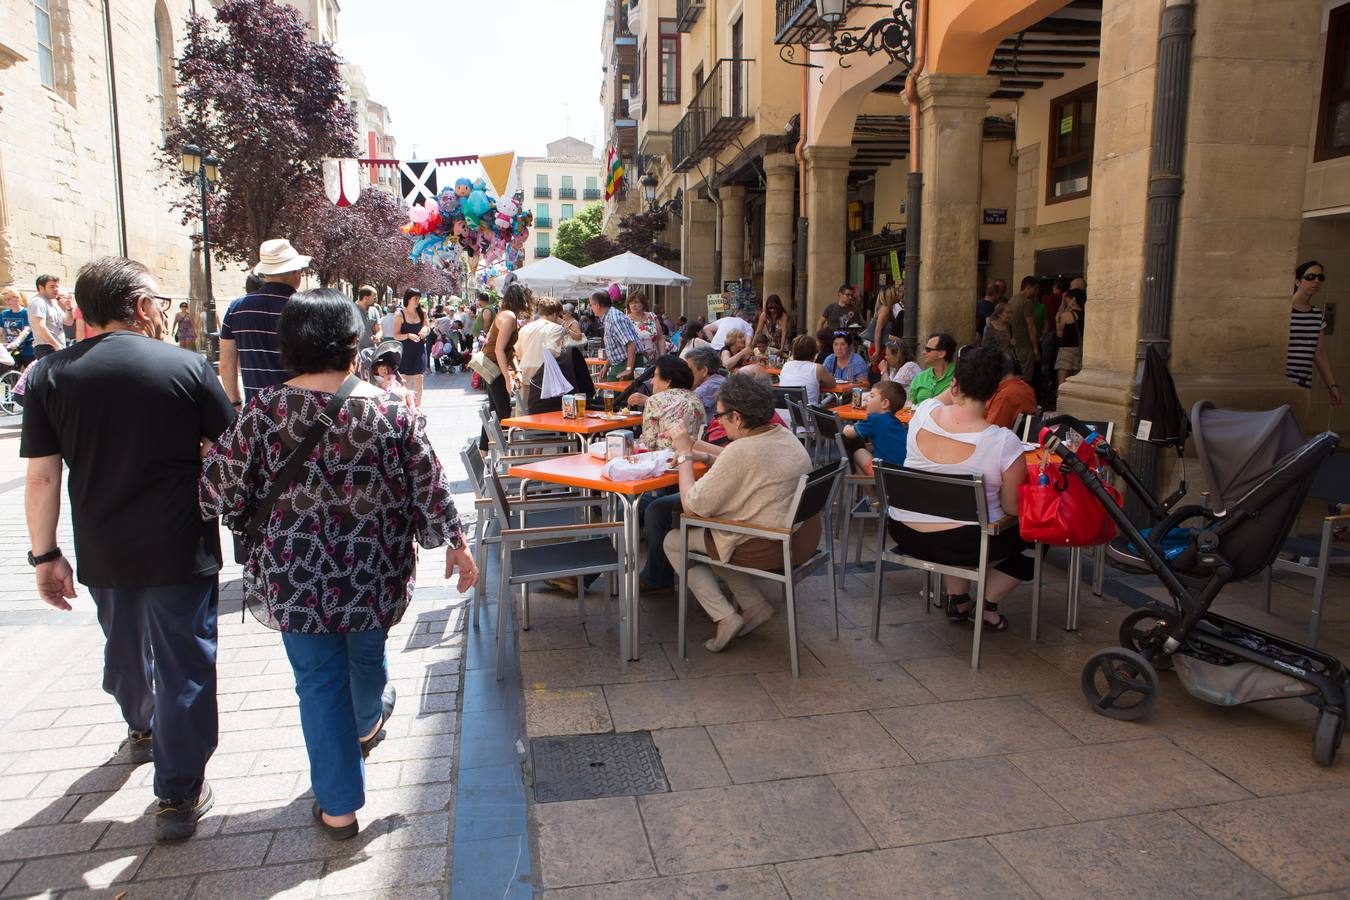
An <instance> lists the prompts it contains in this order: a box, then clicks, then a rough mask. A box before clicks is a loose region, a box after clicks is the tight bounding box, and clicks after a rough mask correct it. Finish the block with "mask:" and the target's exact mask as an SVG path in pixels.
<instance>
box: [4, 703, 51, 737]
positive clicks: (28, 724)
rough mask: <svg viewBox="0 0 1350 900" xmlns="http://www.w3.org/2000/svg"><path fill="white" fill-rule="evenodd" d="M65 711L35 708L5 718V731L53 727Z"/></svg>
mask: <svg viewBox="0 0 1350 900" xmlns="http://www.w3.org/2000/svg"><path fill="white" fill-rule="evenodd" d="M63 713H64V710H60V709H35V710H33V711H32V712H22V713H19V714H18V715H16V716H10V717H9V718H8V719H7V720H5V731H6V732H7V733H8V732H15V731H32V730H35V729H41V728H51V727H52V726H53V725H55V724H56V720H57V719H59V718H61V715H62V714H63Z"/></svg>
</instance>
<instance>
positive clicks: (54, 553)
mask: <svg viewBox="0 0 1350 900" xmlns="http://www.w3.org/2000/svg"><path fill="white" fill-rule="evenodd" d="M60 558H61V548H60V547H56V548H54V549H52V550H48V551H47V552H46V553H44V554H42V555H41V556H34V555H33V551H32V550H29V551H28V564H29V565H30V566H32V567H33V568H35V569H36V568H37V567H38V566H40V565H42V564H43V563H49V562H52V561H53V560H58V559H60Z"/></svg>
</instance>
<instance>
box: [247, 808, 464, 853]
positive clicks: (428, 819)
mask: <svg viewBox="0 0 1350 900" xmlns="http://www.w3.org/2000/svg"><path fill="white" fill-rule="evenodd" d="M357 821H358V822H360V823H361V830H360V832H358V833H357V835H356V837H354V838H352V839H351V840H348V841H330V840H329V839H328V838H326V837H324V835H323V832H321V831H320V830H319V829H318V828H317V827H315V826H313V825H310V826H309V827H306V828H288V829H285V830H283V831H278V832H277V834H276V836H275V837H274V838H273V839H272V846H271V848H270V849H269V850H268V851H267V863H268V865H271V864H274V863H289V862H299V861H302V860H326V859H338V858H341V857H355V856H360V855H363V854H366V855H369V854H375V853H383V852H386V851H388V850H392V849H398V848H407V847H420V846H426V845H429V844H430V845H437V846H441V847H444V846H445V845H446V843H447V842H448V841H449V838H450V814H449V813H433V814H431V815H426V816H397V815H390V816H384V817H381V818H374V819H372V818H368V817H366V816H365V815H363V813H362V812H360V811H358V812H357Z"/></svg>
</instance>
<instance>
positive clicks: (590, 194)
mask: <svg viewBox="0 0 1350 900" xmlns="http://www.w3.org/2000/svg"><path fill="white" fill-rule="evenodd" d="M602 196H604V195H603V193H602V192H601V190H600V189H599V188H586V190H585V191H583V192H582V194H581V199H583V200H599V199H600V198H601V197H602Z"/></svg>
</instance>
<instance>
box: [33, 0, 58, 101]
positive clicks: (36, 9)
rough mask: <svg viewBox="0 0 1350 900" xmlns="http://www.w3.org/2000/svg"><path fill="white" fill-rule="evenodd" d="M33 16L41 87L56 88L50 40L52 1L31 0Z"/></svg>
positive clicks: (54, 66)
mask: <svg viewBox="0 0 1350 900" xmlns="http://www.w3.org/2000/svg"><path fill="white" fill-rule="evenodd" d="M33 18H34V19H35V20H36V22H37V47H38V77H39V78H41V79H42V85H43V87H49V88H51V89H52V90H56V54H55V53H54V52H53V47H54V46H55V45H54V42H53V41H52V2H51V0H33Z"/></svg>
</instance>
